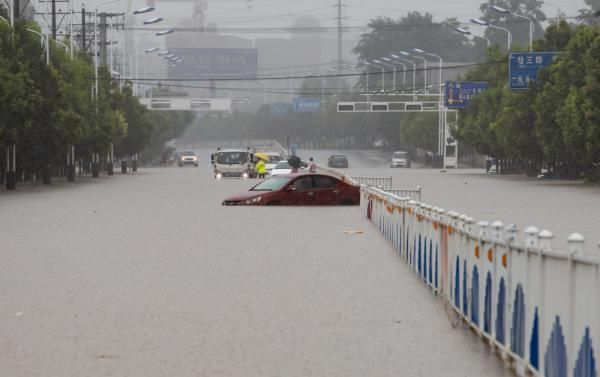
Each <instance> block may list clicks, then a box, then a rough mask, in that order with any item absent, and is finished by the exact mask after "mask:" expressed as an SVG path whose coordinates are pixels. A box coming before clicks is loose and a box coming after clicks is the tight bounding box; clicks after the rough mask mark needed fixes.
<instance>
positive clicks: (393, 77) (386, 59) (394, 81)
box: [381, 56, 396, 92]
mask: <svg viewBox="0 0 600 377" xmlns="http://www.w3.org/2000/svg"><path fill="white" fill-rule="evenodd" d="M381 59H383V60H385V61H386V62H390V63H391V62H392V59H390V58H388V57H385V56H384V57H383V58H381ZM390 63H383V62H382V63H381V64H382V65H387V66H388V67H392V71H393V74H392V82H393V84H394V89H393V91H394V92H396V66H395V65H394V64H390Z"/></svg>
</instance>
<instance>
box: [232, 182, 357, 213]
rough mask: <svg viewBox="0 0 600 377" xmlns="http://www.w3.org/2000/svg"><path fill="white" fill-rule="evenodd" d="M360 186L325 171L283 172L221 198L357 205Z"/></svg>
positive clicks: (235, 202) (254, 202)
mask: <svg viewBox="0 0 600 377" xmlns="http://www.w3.org/2000/svg"><path fill="white" fill-rule="evenodd" d="M359 203H360V187H359V186H356V185H351V184H349V183H346V182H344V181H342V180H340V179H338V178H336V177H333V176H330V175H325V174H285V175H277V176H275V177H271V178H269V179H265V180H264V181H262V182H260V183H259V184H257V185H256V186H254V187H252V188H251V189H250V190H249V191H248V192H244V193H241V194H237V195H232V196H229V197H227V198H225V199H224V200H223V202H222V203H221V204H222V205H224V206H239V205H256V206H258V205H261V206H263V205H296V206H309V205H358V204H359Z"/></svg>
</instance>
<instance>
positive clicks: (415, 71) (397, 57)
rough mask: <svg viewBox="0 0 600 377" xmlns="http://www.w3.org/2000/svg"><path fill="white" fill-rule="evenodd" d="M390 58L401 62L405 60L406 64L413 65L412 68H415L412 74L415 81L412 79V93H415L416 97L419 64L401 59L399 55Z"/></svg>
mask: <svg viewBox="0 0 600 377" xmlns="http://www.w3.org/2000/svg"><path fill="white" fill-rule="evenodd" d="M400 54H402V53H401V52H400ZM406 54H408V53H406ZM402 55H404V54H402ZM390 56H391V57H392V58H394V59H400V60H403V61H405V62H407V63H410V64H412V66H413V69H412V74H413V79H412V91H413V95H414V94H415V90H416V82H417V80H416V79H417V63H415V62H413V61H412V60H410V59H405V58H403V57H400V56H398V55H396V54H392V55H390ZM407 56H408V55H407Z"/></svg>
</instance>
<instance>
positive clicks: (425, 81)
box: [400, 51, 427, 94]
mask: <svg viewBox="0 0 600 377" xmlns="http://www.w3.org/2000/svg"><path fill="white" fill-rule="evenodd" d="M400 53H401V54H402V55H404V56H410V57H411V58H414V59H421V60H423V91H424V94H427V59H425V58H422V57H420V56H415V55H411V54H409V53H408V52H406V51H400Z"/></svg>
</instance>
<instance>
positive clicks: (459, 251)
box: [361, 186, 600, 377]
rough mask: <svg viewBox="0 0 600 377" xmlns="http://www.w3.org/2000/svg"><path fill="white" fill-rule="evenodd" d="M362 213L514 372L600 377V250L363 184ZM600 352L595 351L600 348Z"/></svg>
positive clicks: (574, 236)
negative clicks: (561, 246)
mask: <svg viewBox="0 0 600 377" xmlns="http://www.w3.org/2000/svg"><path fill="white" fill-rule="evenodd" d="M361 209H362V211H363V213H364V214H365V215H366V216H367V218H369V219H370V221H371V222H373V223H374V224H375V225H376V226H377V227H378V228H379V230H380V231H381V232H382V233H383V235H384V236H385V237H386V238H387V239H388V240H389V241H390V242H391V243H392V244H393V246H394V248H395V249H396V250H397V252H398V253H399V255H400V256H401V257H402V259H403V260H404V261H406V263H408V264H409V265H410V266H411V267H412V268H413V269H414V271H415V273H416V274H417V275H418V276H419V277H420V278H421V279H423V281H424V282H425V283H426V284H427V285H428V286H429V287H430V288H431V289H432V290H434V291H435V292H437V293H439V294H440V296H441V297H443V298H444V299H445V300H447V301H448V303H449V304H450V305H451V306H452V307H453V309H454V311H455V312H456V313H457V314H458V315H460V316H461V317H462V318H463V319H464V321H465V323H467V324H468V325H469V326H470V327H471V328H472V329H473V330H474V331H476V332H477V333H478V334H479V335H480V336H481V337H482V339H483V340H484V342H485V343H486V344H488V345H489V346H490V347H491V348H492V349H494V350H496V351H497V352H498V353H499V355H500V356H501V357H502V358H503V359H504V360H506V362H507V363H508V364H509V365H511V366H512V367H514V368H515V369H516V371H517V373H518V374H519V375H524V374H525V373H526V372H527V371H529V372H530V373H532V374H533V375H538V376H547V377H563V376H564V377H567V376H569V377H570V376H573V377H592V376H593V377H596V376H598V370H597V366H596V365H597V360H598V357H600V354H599V352H598V347H600V268H599V266H600V251H599V250H597V249H595V250H586V249H585V248H584V238H583V237H582V236H581V235H580V234H577V233H575V234H572V235H571V236H570V237H569V238H568V246H567V251H566V252H565V251H559V250H554V249H553V248H552V239H553V235H552V233H551V232H549V231H547V230H542V231H538V229H536V228H535V227H529V228H527V229H525V231H524V237H523V238H521V237H519V236H518V233H519V232H518V229H517V228H516V227H515V226H514V225H508V226H504V224H502V223H501V222H499V221H496V222H493V223H492V224H489V223H487V222H485V221H481V222H479V223H478V224H475V221H474V220H473V219H472V218H470V217H467V216H465V215H459V214H458V213H455V212H446V211H444V210H443V209H440V208H436V207H432V206H429V205H426V204H423V203H420V202H417V201H414V200H410V199H409V198H401V197H398V196H396V195H393V194H390V193H387V192H385V191H383V190H379V189H377V188H373V187H366V186H363V187H362V190H361ZM594 347H595V348H594Z"/></svg>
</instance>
